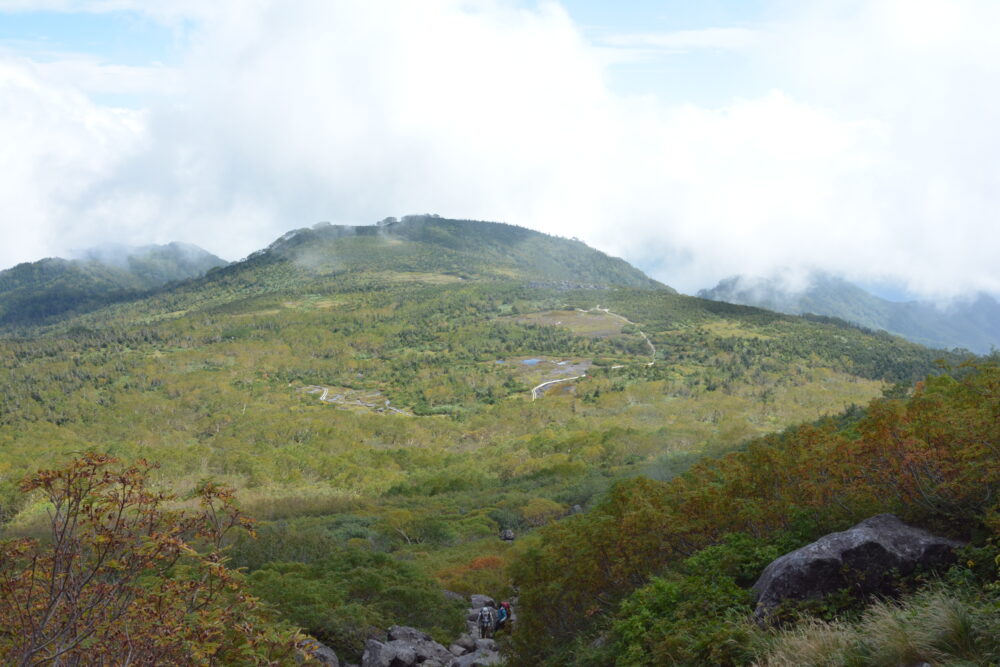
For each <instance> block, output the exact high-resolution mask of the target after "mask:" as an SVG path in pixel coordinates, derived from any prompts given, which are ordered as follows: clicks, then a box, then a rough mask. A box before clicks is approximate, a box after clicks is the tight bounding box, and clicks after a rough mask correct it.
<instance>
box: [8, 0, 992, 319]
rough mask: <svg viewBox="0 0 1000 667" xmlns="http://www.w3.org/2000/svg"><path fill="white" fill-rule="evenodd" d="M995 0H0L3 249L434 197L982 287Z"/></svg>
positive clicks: (743, 268)
mask: <svg viewBox="0 0 1000 667" xmlns="http://www.w3.org/2000/svg"><path fill="white" fill-rule="evenodd" d="M996 25H1000V3H997V2H995V1H994V0H949V1H947V2H945V1H943V0H811V1H810V2H800V1H797V0H739V1H737V0H698V1H695V0H685V1H680V0H673V1H670V0H663V1H660V2H654V1H653V0H634V1H631V2H625V1H623V2H614V3H612V2H606V1H605V0H565V1H564V2H549V1H534V0H421V2H419V3H417V2H412V1H409V0H352V1H338V0H298V1H296V2H293V3H289V2H278V1H277V0H213V1H212V2H206V1H205V0H156V1H155V2H154V1H152V0H150V1H148V2H141V1H139V0H0V232H2V234H3V242H2V243H0V268H2V267H9V266H12V265H14V264H16V263H18V262H23V261H32V260H36V259H39V258H41V257H45V256H70V255H72V253H74V252H76V251H79V250H81V249H84V248H88V247H91V246H94V245H98V244H101V243H106V242H114V243H128V244H146V243H165V242H170V241H184V242H188V243H194V244H197V245H200V246H202V247H203V248H206V249H207V250H210V251H212V252H214V253H216V254H218V255H220V256H222V257H224V258H226V259H230V260H235V259H239V258H241V257H243V256H246V255H247V254H249V253H251V252H253V251H254V250H257V249H259V248H261V247H263V246H265V245H267V244H268V243H270V242H271V241H272V240H274V239H275V238H277V237H278V236H280V235H281V234H283V233H284V232H285V231H288V230H290V229H295V228H300V227H305V226H310V225H312V224H314V223H316V222H319V221H330V222H333V223H341V224H372V223H374V222H376V221H378V220H380V219H382V218H385V217H388V216H401V215H405V214H409V213H436V214H439V215H442V216H445V217H456V218H471V219H481V220H498V221H503V222H509V223H514V224H519V225H523V226H526V227H530V228H532V229H537V230H540V231H544V232H547V233H551V234H557V235H560V236H565V237H576V238H579V239H581V240H583V241H585V242H587V243H589V244H590V245H592V246H594V247H597V248H599V249H601V250H603V251H605V252H608V253H609V254H612V255H616V256H620V257H624V258H625V259H627V260H629V261H630V262H632V263H633V264H636V265H637V266H639V267H641V268H643V269H644V270H646V271H647V272H648V273H649V274H650V275H652V276H653V277H655V278H657V279H659V280H661V281H663V282H665V283H667V284H669V285H671V286H673V287H675V288H677V289H679V290H681V291H682V292H687V293H693V292H694V291H696V290H698V289H700V288H703V287H711V286H712V285H714V284H715V283H716V282H717V281H718V280H720V279H721V278H724V277H726V276H730V275H734V274H745V275H752V276H770V277H780V278H783V279H785V280H786V282H788V283H789V284H791V285H795V284H801V283H802V281H803V280H804V278H803V276H806V275H807V274H808V272H809V271H811V270H816V269H818V270H822V271H825V272H830V273H834V274H838V275H842V276H844V277H847V278H849V279H852V280H855V281H859V282H862V283H864V284H868V285H882V286H885V288H886V289H887V290H893V291H895V292H896V293H900V294H906V295H913V296H919V297H924V298H933V299H949V298H954V297H961V296H963V295H968V294H971V293H973V292H976V291H986V292H990V293H993V294H1000V261H998V260H1000V224H998V220H997V215H998V211H1000V161H998V156H1000V123H997V122H996V118H997V117H998V116H1000V114H998V112H1000V40H997V39H995V35H994V32H995V31H994V27H995V26H996Z"/></svg>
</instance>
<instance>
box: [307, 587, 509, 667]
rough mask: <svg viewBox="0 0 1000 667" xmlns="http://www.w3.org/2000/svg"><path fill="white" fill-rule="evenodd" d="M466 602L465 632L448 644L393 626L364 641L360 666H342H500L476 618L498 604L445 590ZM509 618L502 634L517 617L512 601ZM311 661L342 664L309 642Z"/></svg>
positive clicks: (494, 646)
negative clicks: (483, 611) (482, 634)
mask: <svg viewBox="0 0 1000 667" xmlns="http://www.w3.org/2000/svg"><path fill="white" fill-rule="evenodd" d="M445 595H448V596H455V597H456V598H460V599H462V600H466V601H467V602H468V603H469V608H468V609H467V613H466V632H464V633H462V634H461V635H459V636H458V637H457V638H456V639H455V640H454V641H453V642H452V643H451V644H450V645H449V646H448V647H445V646H444V645H442V644H439V643H438V642H436V641H434V640H433V639H432V638H431V636H430V635H428V634H427V633H425V632H422V631H420V630H417V629H416V628H409V627H406V626H402V625H394V626H392V627H391V628H389V630H388V631H387V632H386V633H385V639H384V640H381V639H369V640H368V641H366V642H365V652H364V655H363V656H362V657H361V665H360V666H358V665H351V664H348V663H343V667H417V666H419V667H489V666H490V665H502V664H503V659H502V658H501V657H500V651H499V649H498V648H497V643H496V641H495V640H493V639H480V638H479V628H478V627H477V626H476V619H477V618H478V617H479V610H480V609H482V608H483V607H484V606H487V605H489V606H493V607H497V606H498V605H497V603H496V601H495V600H494V599H493V598H491V597H488V596H486V595H472V596H470V597H469V598H465V596H458V594H456V593H450V592H446V593H445ZM511 607H512V611H511V618H510V620H509V621H508V622H507V626H506V628H505V629H504V630H502V631H501V635H502V634H503V633H506V632H510V631H511V629H512V628H513V624H514V622H515V619H516V618H517V610H516V606H515V603H514V601H512V602H511ZM308 650H309V651H310V653H311V654H312V656H313V658H314V660H315V661H316V662H318V663H319V664H322V665H328V666H332V667H341V663H340V662H339V661H338V659H337V656H336V654H334V652H333V651H332V650H330V649H329V648H328V647H326V646H323V645H322V644H319V643H318V642H312V643H310V644H309V649H308Z"/></svg>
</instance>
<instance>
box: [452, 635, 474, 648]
mask: <svg viewBox="0 0 1000 667" xmlns="http://www.w3.org/2000/svg"><path fill="white" fill-rule="evenodd" d="M455 643H456V644H458V645H459V646H461V647H462V648H464V649H465V650H466V651H475V650H476V640H475V639H473V638H472V635H461V636H460V637H459V638H458V639H456V640H455Z"/></svg>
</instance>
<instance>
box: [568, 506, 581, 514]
mask: <svg viewBox="0 0 1000 667" xmlns="http://www.w3.org/2000/svg"><path fill="white" fill-rule="evenodd" d="M569 513H570V514H583V507H581V506H580V505H573V507H571V508H570V510H569Z"/></svg>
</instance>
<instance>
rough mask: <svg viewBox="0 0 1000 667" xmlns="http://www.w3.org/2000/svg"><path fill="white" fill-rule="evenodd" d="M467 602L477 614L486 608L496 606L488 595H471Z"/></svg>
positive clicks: (494, 601)
mask: <svg viewBox="0 0 1000 667" xmlns="http://www.w3.org/2000/svg"><path fill="white" fill-rule="evenodd" d="M469 602H470V603H471V605H472V609H475V610H476V611H477V612H478V611H479V610H480V609H482V608H483V607H486V606H490V607H496V606H497V603H496V600H494V599H493V598H491V597H490V596H488V595H471V596H469Z"/></svg>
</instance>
